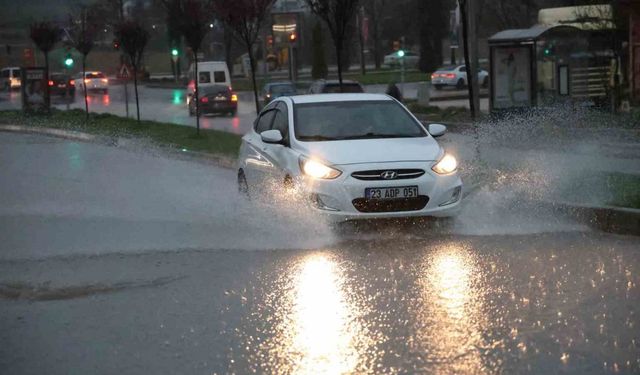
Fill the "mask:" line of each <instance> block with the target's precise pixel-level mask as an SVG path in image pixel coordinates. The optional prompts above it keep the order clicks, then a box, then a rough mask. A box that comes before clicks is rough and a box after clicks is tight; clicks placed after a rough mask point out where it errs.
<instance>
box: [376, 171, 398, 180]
mask: <svg viewBox="0 0 640 375" xmlns="http://www.w3.org/2000/svg"><path fill="white" fill-rule="evenodd" d="M380 177H382V179H383V180H393V179H395V178H396V177H398V174H397V173H396V172H395V171H384V172H382V173H380Z"/></svg>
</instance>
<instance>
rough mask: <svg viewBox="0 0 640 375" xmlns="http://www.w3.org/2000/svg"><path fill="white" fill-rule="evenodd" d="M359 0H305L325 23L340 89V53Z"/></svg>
mask: <svg viewBox="0 0 640 375" xmlns="http://www.w3.org/2000/svg"><path fill="white" fill-rule="evenodd" d="M358 1H359V0H305V2H306V3H307V6H309V9H311V11H312V12H313V13H314V14H316V15H317V16H318V17H320V19H322V20H323V21H324V22H325V23H326V24H327V28H328V29H329V32H330V33H331V38H332V39H333V45H334V47H335V49H336V62H337V64H338V81H339V82H340V91H342V64H343V61H342V55H343V52H344V47H345V42H347V40H348V39H349V38H348V37H349V31H350V30H351V29H352V27H350V23H351V22H352V21H353V18H354V16H355V14H356V11H357V10H358Z"/></svg>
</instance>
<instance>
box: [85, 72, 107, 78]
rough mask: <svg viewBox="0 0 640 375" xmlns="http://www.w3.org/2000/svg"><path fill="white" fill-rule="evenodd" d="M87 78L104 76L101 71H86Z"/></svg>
mask: <svg viewBox="0 0 640 375" xmlns="http://www.w3.org/2000/svg"><path fill="white" fill-rule="evenodd" d="M87 78H106V77H105V76H104V74H102V73H87Z"/></svg>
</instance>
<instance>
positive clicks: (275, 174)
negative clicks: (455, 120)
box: [238, 94, 462, 222]
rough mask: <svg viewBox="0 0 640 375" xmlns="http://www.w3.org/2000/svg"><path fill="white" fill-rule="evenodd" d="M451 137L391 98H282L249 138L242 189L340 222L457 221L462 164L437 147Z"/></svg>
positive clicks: (244, 149) (240, 170)
mask: <svg viewBox="0 0 640 375" xmlns="http://www.w3.org/2000/svg"><path fill="white" fill-rule="evenodd" d="M445 131H446V127H445V126H444V125H440V124H431V125H429V126H425V125H423V124H422V123H421V122H420V121H418V120H417V119H416V118H415V117H414V116H413V115H412V114H411V113H410V112H409V111H408V110H407V109H406V108H405V107H404V106H403V105H402V104H400V103H398V102H397V101H396V100H394V99H392V98H391V97H389V96H387V95H381V94H328V95H297V96H291V97H281V98H278V99H275V100H273V101H272V102H271V103H269V105H267V106H266V107H265V108H264V109H263V110H262V112H261V113H260V115H259V116H258V119H257V120H256V121H255V123H254V128H253V129H252V130H251V131H249V132H248V133H247V134H246V135H245V136H244V137H242V144H241V146H240V154H239V163H238V165H239V167H238V190H239V191H240V192H241V193H243V194H245V195H249V196H252V195H256V196H260V197H262V196H264V195H266V198H267V199H272V198H273V196H272V195H271V194H275V195H279V196H280V197H285V198H286V197H292V198H293V196H294V195H298V196H299V198H300V199H303V200H304V201H306V202H307V203H308V204H309V206H310V208H311V209H312V210H314V211H315V212H317V213H319V214H322V215H324V216H326V217H327V218H328V219H330V220H331V221H333V222H339V221H344V220H352V219H376V218H394V217H416V216H417V217H421V216H432V217H449V216H454V215H455V214H457V212H458V211H459V209H460V201H461V199H462V194H461V192H462V180H461V179H460V176H459V174H458V162H457V161H456V158H455V157H454V156H453V155H451V154H450V153H448V152H445V150H444V149H443V148H442V147H441V146H440V145H439V144H438V142H436V140H435V139H434V138H435V137H439V136H441V135H443V134H444V133H445ZM284 191H289V192H290V193H291V194H284V193H283V192H284Z"/></svg>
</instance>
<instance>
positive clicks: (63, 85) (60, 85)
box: [58, 83, 66, 87]
mask: <svg viewBox="0 0 640 375" xmlns="http://www.w3.org/2000/svg"><path fill="white" fill-rule="evenodd" d="M58 87H66V85H65V84H64V83H62V84H59V85H58Z"/></svg>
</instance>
